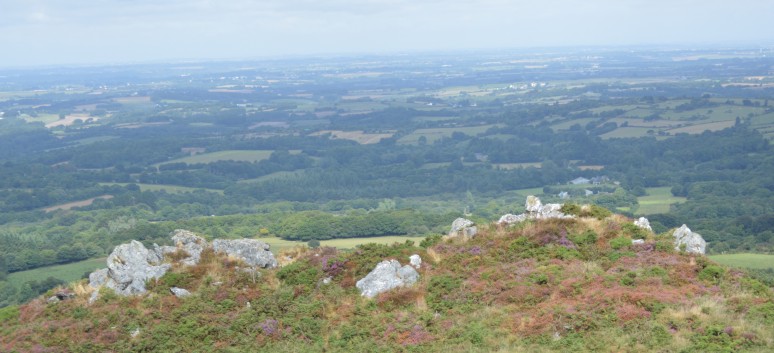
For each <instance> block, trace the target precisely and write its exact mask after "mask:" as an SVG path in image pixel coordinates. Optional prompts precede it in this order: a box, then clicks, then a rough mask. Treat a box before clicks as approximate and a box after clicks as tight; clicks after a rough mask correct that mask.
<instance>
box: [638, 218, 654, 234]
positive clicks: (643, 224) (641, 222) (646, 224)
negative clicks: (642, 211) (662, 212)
mask: <svg viewBox="0 0 774 353" xmlns="http://www.w3.org/2000/svg"><path fill="white" fill-rule="evenodd" d="M634 225H635V226H637V227H640V228H642V229H645V230H647V231H649V232H653V228H651V227H650V221H648V219H647V218H645V217H640V218H639V219H638V220H636V221H634Z"/></svg>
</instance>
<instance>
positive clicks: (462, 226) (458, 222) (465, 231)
mask: <svg viewBox="0 0 774 353" xmlns="http://www.w3.org/2000/svg"><path fill="white" fill-rule="evenodd" d="M477 233H478V228H476V226H475V223H473V221H471V220H469V219H465V218H457V219H455V220H454V222H452V226H451V230H450V231H449V237H450V238H462V239H470V238H472V237H474V236H476V234H477Z"/></svg>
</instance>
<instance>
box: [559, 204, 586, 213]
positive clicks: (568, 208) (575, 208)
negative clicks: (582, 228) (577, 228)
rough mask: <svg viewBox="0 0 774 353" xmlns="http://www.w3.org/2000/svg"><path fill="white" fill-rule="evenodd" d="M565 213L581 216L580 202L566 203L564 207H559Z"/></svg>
mask: <svg viewBox="0 0 774 353" xmlns="http://www.w3.org/2000/svg"><path fill="white" fill-rule="evenodd" d="M559 210H560V211H562V213H564V214H568V215H573V216H580V215H581V207H580V206H579V205H578V204H574V203H566V204H563V205H562V208H560V209H559Z"/></svg>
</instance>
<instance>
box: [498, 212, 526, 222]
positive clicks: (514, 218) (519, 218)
mask: <svg viewBox="0 0 774 353" xmlns="http://www.w3.org/2000/svg"><path fill="white" fill-rule="evenodd" d="M526 220H527V216H526V215H525V214H523V213H522V214H519V215H513V214H510V213H508V214H506V215H503V216H502V217H500V220H498V221H497V223H499V224H514V223H521V222H524V221H526Z"/></svg>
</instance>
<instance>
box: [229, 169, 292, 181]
mask: <svg viewBox="0 0 774 353" xmlns="http://www.w3.org/2000/svg"><path fill="white" fill-rule="evenodd" d="M303 173H304V172H303V170H302V171H294V172H288V171H281V172H274V173H271V174H266V175H264V176H261V177H257V178H254V179H242V180H239V181H237V183H239V184H246V183H247V184H249V183H260V182H262V181H267V180H274V179H283V178H288V177H295V176H300V175H302V174H303Z"/></svg>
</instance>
